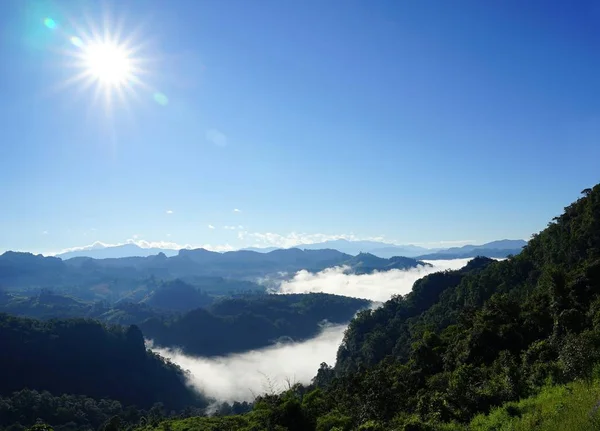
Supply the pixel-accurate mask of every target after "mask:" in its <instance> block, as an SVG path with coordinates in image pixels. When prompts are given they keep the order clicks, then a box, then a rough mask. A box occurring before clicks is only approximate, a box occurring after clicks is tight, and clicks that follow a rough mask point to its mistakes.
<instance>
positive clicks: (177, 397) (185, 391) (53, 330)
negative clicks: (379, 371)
mask: <svg viewBox="0 0 600 431" xmlns="http://www.w3.org/2000/svg"><path fill="white" fill-rule="evenodd" d="M167 284H168V292H170V293H172V294H176V293H178V292H180V290H179V289H180V288H181V289H182V290H183V292H184V293H190V292H189V285H185V283H181V282H169V283H167ZM171 288H173V289H174V290H171ZM191 295H192V296H194V295H195V293H193V292H192V293H191ZM7 298H8V299H9V300H8V302H6V299H7ZM186 298H187V296H186ZM4 300H5V303H4V306H3V309H7V308H8V309H10V310H12V311H13V312H14V311H19V312H21V313H25V314H32V315H36V317H38V318H41V319H49V318H52V317H60V316H68V317H71V319H51V320H45V321H42V320H33V319H27V318H18V317H11V316H9V315H7V314H0V346H1V347H2V350H1V354H0V382H2V383H1V384H0V396H3V397H4V398H1V397H0V429H2V428H3V427H9V425H11V426H12V425H14V426H13V427H12V428H11V429H15V430H20V429H22V427H23V426H31V425H33V424H34V423H35V421H36V419H37V418H40V419H42V420H43V421H44V422H46V423H49V424H51V425H52V426H54V427H55V428H56V429H57V430H59V429H60V430H71V429H104V427H105V426H109V425H110V424H113V425H114V424H115V423H119V424H120V425H119V427H120V428H119V429H123V428H128V427H132V426H134V425H138V424H139V423H148V424H153V423H154V424H156V423H158V422H159V421H160V420H161V419H163V418H164V417H166V416H173V415H176V416H177V417H181V416H183V417H187V416H192V415H198V414H201V413H203V412H204V408H205V407H206V406H207V403H208V402H209V400H206V399H204V398H202V397H200V396H198V395H197V394H195V393H193V392H192V391H191V390H190V389H189V388H188V387H187V386H186V384H185V374H184V372H183V371H182V370H181V369H179V368H178V367H176V366H175V365H173V364H170V363H169V362H168V361H165V360H163V359H162V358H160V357H159V356H157V355H156V354H153V353H152V352H150V351H146V348H145V346H144V340H143V335H142V332H141V331H140V329H138V326H136V325H130V326H117V325H111V326H106V324H102V323H100V322H98V321H97V320H104V321H105V322H111V323H119V324H120V325H128V324H129V323H138V325H139V327H141V328H142V329H143V331H144V332H143V333H144V336H146V337H151V338H156V339H157V340H160V341H161V343H160V344H161V345H165V346H169V347H174V346H176V345H177V344H181V345H182V346H183V347H184V349H185V350H189V351H192V352H194V353H197V354H203V355H214V354H227V353H230V352H238V351H243V350H247V349H249V348H258V347H264V346H267V345H270V344H272V343H273V342H275V341H278V340H279V341H280V340H281V339H294V340H300V339H304V338H307V337H310V336H312V335H315V334H316V333H317V332H318V331H319V328H320V324H321V322H322V321H323V320H329V321H332V322H338V323H339V322H347V321H348V320H350V319H351V318H352V316H353V315H354V314H355V313H356V311H358V310H359V309H361V308H364V307H365V306H366V305H368V301H366V300H362V299H354V298H347V297H343V296H336V295H328V294H320V293H318V294H300V295H267V294H254V295H244V296H240V297H229V298H222V299H220V300H218V301H217V302H215V303H214V304H212V305H211V306H210V307H208V308H206V309H197V310H193V311H191V312H188V313H187V314H183V315H179V314H176V313H174V312H171V313H164V312H162V311H157V310H155V309H153V308H150V307H149V306H148V305H146V304H145V303H141V304H132V303H127V302H123V303H119V304H115V305H112V306H110V305H109V304H107V303H94V304H86V303H84V302H81V301H78V300H75V299H73V298H68V297H65V296H61V295H57V294H54V293H52V292H49V291H42V292H41V293H39V294H38V295H34V296H32V297H19V296H16V297H15V296H12V295H4ZM82 313H83V315H85V316H93V317H94V318H95V319H96V320H90V319H80V318H73V317H79V316H81V315H82ZM199 316H200V317H199ZM153 331H157V332H156V334H155V333H154V332H153ZM155 335H156V337H154V336H155ZM172 343H175V344H172ZM188 344H189V346H188ZM7 352H9V354H7ZM24 388H26V389H24ZM248 408H249V406H248V405H247V404H245V403H242V404H240V403H234V404H233V405H231V406H229V405H226V404H225V405H222V406H220V408H219V411H220V412H228V413H240V412H244V411H247V410H248ZM113 429H114V428H113Z"/></svg>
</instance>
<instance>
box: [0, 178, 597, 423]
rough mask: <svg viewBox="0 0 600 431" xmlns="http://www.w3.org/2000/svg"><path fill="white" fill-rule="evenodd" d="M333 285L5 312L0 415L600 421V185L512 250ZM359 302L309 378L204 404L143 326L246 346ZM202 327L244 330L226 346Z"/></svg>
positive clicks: (184, 340) (206, 343) (36, 419)
mask: <svg viewBox="0 0 600 431" xmlns="http://www.w3.org/2000/svg"><path fill="white" fill-rule="evenodd" d="M361 261H362V262H363V266H364V267H365V268H366V270H367V271H369V270H371V267H369V265H368V262H367V260H366V259H365V258H364V256H363V257H362V259H361ZM357 268H358V266H357ZM188 293H189V292H188ZM341 298H343V297H336V296H333V295H323V294H320V295H304V296H302V295H300V296H295V295H281V296H270V295H264V294H261V295H257V294H254V295H249V294H248V295H241V296H239V297H233V298H228V299H223V298H221V299H219V300H216V301H211V302H210V304H207V305H206V306H205V307H204V308H197V309H194V310H192V311H187V312H185V313H179V314H178V313H174V312H173V311H171V312H169V313H161V312H157V311H151V313H150V314H147V315H144V318H143V319H141V320H140V321H139V325H129V326H127V325H123V322H119V323H121V324H120V325H113V324H112V323H110V322H108V321H107V320H105V321H104V322H99V321H98V320H91V319H80V318H75V319H49V320H34V319H30V318H24V317H12V316H9V315H6V314H3V315H1V316H0V340H2V346H3V349H5V351H10V352H11V355H0V373H2V375H1V379H0V380H1V381H2V382H3V383H2V387H1V392H0V395H1V396H2V398H0V418H1V419H0V427H3V428H4V429H11V430H17V429H19V430H21V429H24V428H32V429H47V428H50V427H53V428H54V429H56V430H71V429H72V430H75V429H102V430H115V429H139V430H165V431H167V430H182V431H183V430H246V431H250V430H269V431H271V430H273V431H275V430H276V431H284V430H289V431H296V430H298V431H300V430H302V431H305V430H308V431H310V430H316V431H334V430H335V431H341V430H343V431H350V430H406V431H408V430H411V431H414V430H529V429H539V430H559V429H560V430H566V429H568V430H575V431H578V430H590V429H600V412H599V411H598V410H600V409H599V406H600V185H596V186H595V187H593V188H591V189H586V190H584V191H583V192H582V196H581V197H580V198H579V199H577V200H576V201H575V202H573V203H572V204H571V205H569V206H568V207H566V208H565V210H564V212H563V214H561V215H560V216H558V217H556V218H554V219H553V220H552V221H551V222H550V223H549V224H548V226H547V227H546V229H544V230H543V231H541V232H539V233H538V234H535V235H533V237H532V238H531V240H530V241H529V242H528V244H527V246H525V247H524V249H523V250H522V252H521V253H519V254H518V255H515V256H510V257H509V258H507V259H506V260H502V261H496V260H492V259H489V258H475V259H473V260H472V261H470V262H469V264H467V266H465V267H464V268H462V269H460V270H456V271H445V272H440V273H434V274H430V275H428V276H426V277H424V278H422V279H420V280H418V281H417V282H416V283H415V284H414V286H413V289H412V291H411V292H410V293H408V294H407V295H404V296H400V295H399V296H395V297H393V298H391V299H390V300H389V301H387V302H385V303H384V304H383V305H382V306H381V307H379V308H374V309H370V308H366V305H367V304H366V301H362V300H358V299H352V298H345V299H341ZM63 305H64V304H63ZM136 307H140V308H139V309H142V310H146V311H148V310H153V309H152V308H144V307H149V305H147V304H143V303H142V304H137V305H136ZM66 308H67V309H68V308H69V306H66ZM136 309H137V308H136ZM357 310H361V311H359V312H358V314H357V315H356V317H355V318H353V319H352V320H351V321H350V325H349V327H348V329H347V331H346V333H345V335H344V339H343V341H342V344H341V345H340V346H339V349H338V353H337V360H336V363H335V364H327V363H322V364H321V367H320V368H319V369H318V370H315V376H314V378H313V380H312V382H311V384H308V385H302V384H290V387H289V389H288V390H286V391H284V392H282V393H275V392H271V393H264V394H262V395H259V396H258V397H257V398H256V399H255V400H254V402H253V403H251V404H247V403H244V404H240V403H235V404H233V405H227V404H224V405H222V406H220V408H219V409H218V410H217V413H216V415H213V416H211V417H208V416H206V415H205V413H204V412H205V410H203V408H204V407H206V406H207V405H208V404H209V403H210V400H207V399H204V398H203V397H201V396H199V395H197V394H194V393H193V392H191V390H190V389H189V388H188V387H187V386H186V385H185V372H184V371H182V370H181V369H179V368H178V367H177V366H175V365H173V364H171V363H169V361H166V360H164V359H162V358H160V357H158V356H157V355H155V354H153V353H151V352H149V351H147V350H146V349H145V347H144V336H147V337H148V336H152V337H153V338H154V339H155V340H156V341H157V342H158V343H159V344H164V345H173V344H178V345H183V346H184V347H185V348H186V349H187V351H189V352H193V353H197V354H203V355H211V354H215V355H216V354H220V353H222V352H230V351H235V349H236V348H239V349H240V351H241V350H244V349H248V348H252V346H253V345H254V346H259V345H264V343H265V342H267V341H268V340H272V339H274V338H277V337H279V336H283V335H289V336H293V337H295V338H296V339H303V338H308V337H310V336H312V335H314V334H315V333H316V331H317V330H318V323H319V322H320V321H321V320H324V319H328V320H330V321H338V322H343V321H348V320H349V319H350V318H351V317H352V316H353V315H354V313H355V312H356V311H357ZM152 313H158V314H152ZM101 315H102V314H101ZM69 317H72V316H69ZM336 319H337V320H336ZM192 328H194V329H192ZM197 328H211V330H213V331H217V332H218V333H219V334H222V335H223V337H222V338H227V337H229V338H228V339H231V338H232V337H234V336H235V335H236V334H237V336H238V337H239V339H240V340H244V343H246V344H237V345H235V346H233V345H224V344H223V343H220V342H218V340H217V338H215V336H214V334H211V333H210V332H206V333H204V334H202V335H201V336H198V330H197ZM259 333H260V335H259ZM265 340H267V341H265ZM75 376H76V377H75ZM157 403H158V404H157ZM133 406H135V407H133Z"/></svg>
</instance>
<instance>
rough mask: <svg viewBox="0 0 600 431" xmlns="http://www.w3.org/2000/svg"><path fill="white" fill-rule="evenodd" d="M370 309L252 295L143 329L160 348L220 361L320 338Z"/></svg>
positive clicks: (329, 298) (305, 297)
mask: <svg viewBox="0 0 600 431" xmlns="http://www.w3.org/2000/svg"><path fill="white" fill-rule="evenodd" d="M369 303H370V302H369V301H367V300H365V299H358V298H349V297H346V296H338V295H330V294H326V293H308V294H295V295H252V296H245V297H239V298H225V299H222V300H221V301H218V302H216V303H215V304H213V305H212V306H210V307H209V308H206V309H202V308H199V309H196V310H193V311H190V312H189V313H186V314H184V315H183V316H181V317H176V318H174V319H170V320H168V319H161V318H158V317H156V318H153V319H149V320H146V321H144V322H142V323H141V324H140V328H141V329H142V331H143V333H144V335H145V336H146V337H147V338H150V339H152V340H153V341H154V343H155V344H156V345H158V346H163V347H180V348H181V349H182V350H183V351H184V352H186V353H188V354H193V355H199V356H215V355H224V354H228V353H232V352H244V351H247V350H252V349H257V348H260V347H265V346H268V345H270V344H273V343H275V342H276V341H301V340H305V339H307V338H310V337H313V336H315V335H317V334H318V333H319V331H320V329H321V326H320V325H321V324H322V323H323V322H329V323H346V322H348V321H349V320H350V319H352V317H353V316H354V315H355V314H356V312H357V311H359V310H360V309H363V308H366V307H367V306H368V305H369Z"/></svg>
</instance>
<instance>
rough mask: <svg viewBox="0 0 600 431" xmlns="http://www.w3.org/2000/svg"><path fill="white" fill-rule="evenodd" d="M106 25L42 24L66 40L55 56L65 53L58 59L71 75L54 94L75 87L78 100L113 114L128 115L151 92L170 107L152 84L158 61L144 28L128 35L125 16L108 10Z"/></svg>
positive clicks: (85, 20) (85, 21)
mask: <svg viewBox="0 0 600 431" xmlns="http://www.w3.org/2000/svg"><path fill="white" fill-rule="evenodd" d="M0 1H1V0H0ZM101 22H102V25H100V26H99V25H97V24H95V23H94V21H93V20H92V19H91V18H89V17H87V16H86V15H85V14H84V15H82V19H81V20H75V19H67V21H65V22H64V23H61V22H59V21H55V20H54V19H53V18H52V17H46V18H45V19H44V20H43V25H44V26H45V27H46V28H47V29H48V31H51V32H54V33H56V34H57V36H60V37H61V38H62V39H63V43H62V44H61V46H60V48H58V47H57V48H56V49H55V50H54V53H56V54H60V55H59V56H57V57H56V58H57V63H58V64H59V65H60V66H61V67H62V68H64V70H65V71H66V73H65V79H64V80H61V81H60V82H57V83H56V84H55V85H54V86H53V87H52V89H51V91H52V92H54V93H60V92H63V90H66V89H67V88H69V89H71V88H74V89H75V92H74V93H73V96H74V98H76V99H81V100H84V101H85V102H86V103H88V104H89V107H90V108H93V107H95V106H96V104H97V102H100V104H102V105H104V108H105V111H106V112H107V113H109V114H111V115H112V113H113V112H117V110H119V109H120V108H125V109H126V110H128V111H129V110H130V108H131V107H132V105H130V102H140V101H142V100H144V99H143V97H144V95H146V94H149V95H150V96H151V98H149V99H150V100H152V99H153V100H154V101H155V102H156V103H158V104H160V105H163V106H165V105H167V103H168V99H167V97H166V96H165V95H164V94H163V93H161V92H160V91H158V90H157V89H156V88H155V87H154V86H153V85H152V84H151V83H150V82H149V80H152V79H154V78H156V73H157V71H156V68H157V65H158V63H159V59H158V57H157V53H156V52H154V53H153V51H155V48H156V47H154V46H153V42H152V36H151V35H150V34H149V33H148V32H147V30H145V25H142V23H140V24H138V25H136V26H134V27H130V31H125V28H126V27H127V26H125V18H124V17H120V18H115V17H111V14H110V13H109V12H108V11H107V12H106V13H105V14H104V16H103V19H102V21H101ZM82 24H83V25H82Z"/></svg>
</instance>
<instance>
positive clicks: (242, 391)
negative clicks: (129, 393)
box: [152, 325, 346, 402]
mask: <svg viewBox="0 0 600 431" xmlns="http://www.w3.org/2000/svg"><path fill="white" fill-rule="evenodd" d="M345 329H346V325H331V326H327V327H325V328H324V329H323V331H322V332H321V333H320V334H319V335H317V336H316V337H314V338H311V339H310V340H307V341H304V342H299V343H289V344H278V345H274V346H270V347H266V348H263V349H259V350H252V351H249V352H245V353H240V354H233V355H229V356H224V357H217V358H202V357H194V356H188V355H185V354H183V353H182V352H181V351H179V350H175V349H162V348H153V347H152V350H153V351H154V352H157V353H159V354H160V355H161V356H164V357H166V358H169V359H171V361H173V362H174V363H176V364H177V365H179V366H180V367H181V368H183V369H184V370H189V371H190V373H191V375H190V379H189V383H190V385H191V386H192V387H194V388H195V389H196V390H198V391H199V392H201V393H203V394H205V395H206V396H208V397H211V398H215V399H217V400H219V401H228V402H233V401H252V400H254V398H255V397H256V396H257V395H260V394H263V393H265V392H270V391H275V392H280V391H282V390H283V389H284V388H285V387H286V384H287V382H286V379H288V380H290V381H291V382H293V383H305V384H306V383H310V380H311V379H312V378H313V377H314V376H315V375H316V374H317V370H318V369H319V366H320V364H321V362H327V363H328V364H333V363H334V362H335V356H336V353H337V349H338V346H339V345H340V343H341V342H342V338H343V336H344V331H345Z"/></svg>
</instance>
